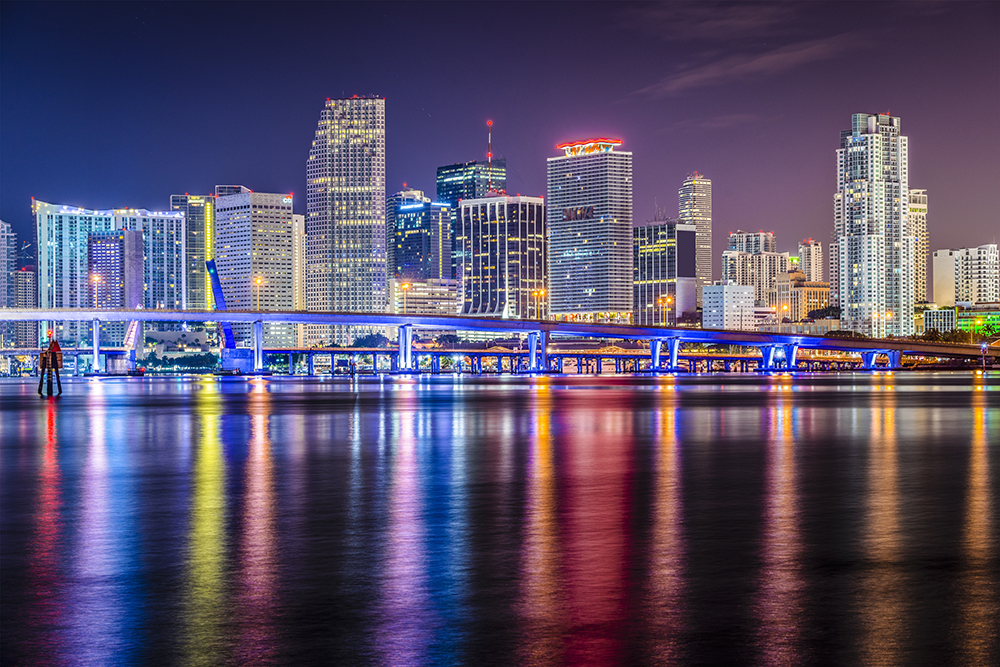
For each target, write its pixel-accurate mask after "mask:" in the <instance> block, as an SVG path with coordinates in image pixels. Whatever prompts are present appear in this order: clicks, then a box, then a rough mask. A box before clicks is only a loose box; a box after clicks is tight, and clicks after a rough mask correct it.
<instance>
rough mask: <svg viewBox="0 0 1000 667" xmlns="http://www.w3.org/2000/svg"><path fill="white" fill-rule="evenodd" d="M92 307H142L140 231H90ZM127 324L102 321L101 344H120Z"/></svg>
mask: <svg viewBox="0 0 1000 667" xmlns="http://www.w3.org/2000/svg"><path fill="white" fill-rule="evenodd" d="M87 266H88V275H89V278H90V292H91V307H92V308H96V309H98V310H100V309H109V310H110V309H120V308H141V307H142V305H143V300H144V285H143V243H142V232H141V231H139V230H124V229H119V230H118V231H114V232H91V234H90V235H89V237H88V239H87ZM125 325H126V323H125V322H102V323H101V343H102V344H105V345H120V344H121V342H122V339H123V338H124V337H125Z"/></svg>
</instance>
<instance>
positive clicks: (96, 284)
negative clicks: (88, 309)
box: [90, 273, 101, 308]
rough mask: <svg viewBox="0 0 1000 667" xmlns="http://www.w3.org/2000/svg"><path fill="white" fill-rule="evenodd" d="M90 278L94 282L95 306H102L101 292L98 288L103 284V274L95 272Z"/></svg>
mask: <svg viewBox="0 0 1000 667" xmlns="http://www.w3.org/2000/svg"><path fill="white" fill-rule="evenodd" d="M90 279H91V280H92V281H93V282H94V308H100V307H101V305H100V299H99V292H98V291H97V290H98V288H99V287H100V284H101V276H99V275H98V274H96V273H94V274H92V275H91V276H90Z"/></svg>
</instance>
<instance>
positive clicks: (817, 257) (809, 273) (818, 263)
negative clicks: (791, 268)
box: [799, 239, 823, 282]
mask: <svg viewBox="0 0 1000 667" xmlns="http://www.w3.org/2000/svg"><path fill="white" fill-rule="evenodd" d="M799 270H800V271H802V273H804V274H806V280H808V281H809V282H822V280H823V244H821V243H820V242H819V241H815V240H813V239H804V240H802V241H799Z"/></svg>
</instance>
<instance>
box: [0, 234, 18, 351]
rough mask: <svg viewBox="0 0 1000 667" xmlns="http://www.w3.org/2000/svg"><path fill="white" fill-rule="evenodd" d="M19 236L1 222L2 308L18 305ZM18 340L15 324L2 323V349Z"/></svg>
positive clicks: (0, 270)
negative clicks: (16, 274) (15, 273)
mask: <svg viewBox="0 0 1000 667" xmlns="http://www.w3.org/2000/svg"><path fill="white" fill-rule="evenodd" d="M17 250H18V248H17V234H15V233H14V230H13V228H12V227H11V226H10V224H9V223H6V222H4V221H3V220H0V308H13V307H14V306H15V305H16V303H17V279H16V277H15V276H14V272H15V269H16V268H17ZM16 338H17V325H16V324H15V323H14V322H0V347H12V346H13V345H14V343H15V340H16Z"/></svg>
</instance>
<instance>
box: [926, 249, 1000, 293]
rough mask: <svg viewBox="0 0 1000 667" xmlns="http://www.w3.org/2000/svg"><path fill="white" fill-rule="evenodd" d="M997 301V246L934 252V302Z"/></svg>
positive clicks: (999, 272) (999, 262) (999, 267)
mask: <svg viewBox="0 0 1000 667" xmlns="http://www.w3.org/2000/svg"><path fill="white" fill-rule="evenodd" d="M997 301H1000V256H998V254H997V244H996V243H987V244H985V245H981V246H979V247H977V248H950V249H946V250H935V251H934V303H936V304H937V305H938V306H954V305H955V304H958V303H970V304H978V303H994V302H997Z"/></svg>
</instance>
